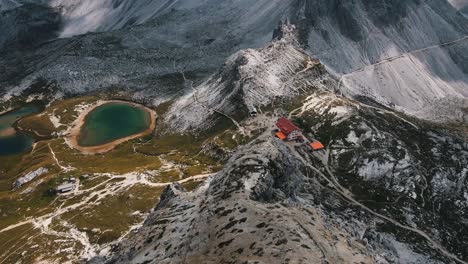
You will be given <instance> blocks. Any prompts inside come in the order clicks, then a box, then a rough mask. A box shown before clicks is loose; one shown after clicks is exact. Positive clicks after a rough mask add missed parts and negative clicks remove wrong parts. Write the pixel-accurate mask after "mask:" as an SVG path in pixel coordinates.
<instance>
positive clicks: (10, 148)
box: [0, 104, 41, 155]
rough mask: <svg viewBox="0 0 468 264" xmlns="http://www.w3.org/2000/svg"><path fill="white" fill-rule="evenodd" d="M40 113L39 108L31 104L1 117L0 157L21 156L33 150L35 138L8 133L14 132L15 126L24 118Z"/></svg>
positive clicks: (23, 134) (19, 133)
mask: <svg viewBox="0 0 468 264" xmlns="http://www.w3.org/2000/svg"><path fill="white" fill-rule="evenodd" d="M40 111H41V109H40V107H39V106H37V105H32V104H31V105H26V106H23V107H21V108H18V109H15V110H13V111H10V112H7V113H5V114H2V115H0V155H14V154H19V153H22V152H25V151H27V150H29V149H30V148H31V146H32V144H33V143H34V141H35V140H34V138H32V137H30V136H28V135H26V134H25V133H21V132H16V131H14V132H12V133H7V132H8V131H13V125H14V124H15V123H16V122H17V121H18V120H20V119H21V118H22V117H25V116H28V115H32V114H36V113H39V112H40ZM2 134H3V135H2ZM5 134H8V135H5Z"/></svg>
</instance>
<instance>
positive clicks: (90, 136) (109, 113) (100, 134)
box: [78, 103, 151, 147]
mask: <svg viewBox="0 0 468 264" xmlns="http://www.w3.org/2000/svg"><path fill="white" fill-rule="evenodd" d="M150 125H151V120H150V114H149V113H148V112H147V111H146V110H145V109H143V108H140V107H135V106H132V105H130V104H125V103H107V104H104V105H101V106H98V107H97V108H96V109H94V110H93V111H91V112H90V113H89V114H88V115H87V116H86V118H85V122H84V124H83V126H82V127H81V130H80V135H79V137H78V144H79V145H80V146H83V147H91V146H99V145H103V144H106V143H110V142H112V141H115V140H117V139H121V138H125V137H128V136H131V135H134V134H138V133H141V132H143V131H145V130H146V129H148V127H149V126H150Z"/></svg>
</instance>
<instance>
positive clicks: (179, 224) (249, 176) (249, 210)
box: [108, 139, 371, 263]
mask: <svg viewBox="0 0 468 264" xmlns="http://www.w3.org/2000/svg"><path fill="white" fill-rule="evenodd" d="M228 164H229V165H228V166H226V168H225V169H224V170H223V171H222V172H220V173H218V174H217V175H216V176H214V177H213V178H212V179H211V180H210V181H208V182H206V183H205V184H204V186H202V187H200V188H199V189H198V190H197V191H196V192H194V193H188V192H185V191H184V190H182V189H181V188H180V187H179V186H177V185H174V186H171V187H168V188H167V189H166V191H165V192H164V194H163V195H162V197H161V201H160V203H159V204H158V205H157V207H156V208H155V212H154V213H153V214H151V216H150V217H149V218H148V219H147V220H146V221H145V223H144V225H143V227H142V228H141V229H140V230H139V232H138V234H137V235H134V236H133V237H132V238H131V239H130V240H129V241H126V242H125V243H122V244H121V245H120V246H119V247H118V249H117V252H116V254H115V255H114V257H113V258H112V259H111V260H109V261H108V263H254V262H257V263H320V261H321V260H325V259H328V260H329V261H331V262H332V263H340V262H341V263H343V262H345V260H346V261H354V262H367V263H370V261H371V257H370V253H371V252H370V251H368V250H367V249H366V247H365V245H364V244H363V243H362V242H359V241H357V237H358V236H359V234H360V233H363V232H364V231H365V229H364V225H362V226H359V223H355V224H351V225H350V226H349V228H350V230H346V229H342V228H341V227H340V226H338V225H337V223H331V222H328V220H327V218H328V217H329V216H327V214H326V213H325V212H324V211H323V208H320V206H316V204H319V203H320V202H321V201H323V198H321V197H320V196H321V195H320V191H323V190H324V188H323V187H322V186H321V185H320V184H319V183H318V182H317V181H316V180H314V179H313V178H311V177H310V176H308V175H307V169H306V166H305V165H304V164H303V161H301V159H299V158H298V157H295V156H294V155H293V154H291V150H290V149H289V148H288V147H287V146H286V145H284V144H282V143H280V142H279V141H276V140H265V139H259V140H257V141H254V142H252V143H251V144H249V145H248V146H246V147H245V148H243V149H242V151H239V152H238V153H237V154H236V155H234V156H233V157H232V158H231V159H230V161H229V163H228ZM304 192H308V193H309V194H308V195H307V196H303V194H304ZM336 199H337V197H333V196H332V197H328V198H327V200H329V201H328V202H330V203H333V202H337V200H336Z"/></svg>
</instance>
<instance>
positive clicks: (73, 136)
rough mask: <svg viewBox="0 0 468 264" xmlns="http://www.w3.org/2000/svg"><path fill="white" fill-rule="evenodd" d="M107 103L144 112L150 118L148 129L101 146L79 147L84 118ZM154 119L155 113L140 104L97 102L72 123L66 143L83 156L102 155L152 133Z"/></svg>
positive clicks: (114, 101) (111, 101) (117, 101)
mask: <svg viewBox="0 0 468 264" xmlns="http://www.w3.org/2000/svg"><path fill="white" fill-rule="evenodd" d="M109 103H119V104H127V105H130V106H133V107H137V108H140V109H142V110H144V111H145V112H147V113H148V114H149V116H150V117H149V118H150V124H149V126H148V128H147V129H145V130H144V131H142V132H140V133H137V134H133V135H130V136H128V137H124V138H119V139H117V140H114V141H112V142H109V143H105V144H102V145H97V146H81V145H80V144H79V143H78V139H79V136H80V132H81V128H82V126H83V125H84V124H85V122H86V117H87V116H88V114H89V113H91V112H92V111H93V110H94V109H96V108H97V107H99V106H102V105H105V104H109ZM156 118H157V114H156V111H154V110H153V109H150V108H148V107H145V106H143V105H141V104H137V103H134V102H129V101H120V100H109V101H98V102H97V103H95V104H93V105H92V106H90V107H88V108H87V109H85V110H84V111H83V112H81V113H80V115H79V116H78V118H77V119H76V120H75V121H74V122H73V124H72V126H71V129H70V130H69V132H68V136H67V143H68V144H69V146H70V147H72V148H73V149H76V150H78V151H80V152H82V153H83V154H87V155H95V154H103V153H106V152H109V151H111V150H113V149H114V148H115V147H116V146H117V145H119V144H122V143H124V142H126V141H129V140H132V139H135V138H139V137H143V136H146V135H149V134H151V133H153V131H154V129H155V128H156Z"/></svg>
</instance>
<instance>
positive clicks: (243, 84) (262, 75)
mask: <svg viewBox="0 0 468 264" xmlns="http://www.w3.org/2000/svg"><path fill="white" fill-rule="evenodd" d="M335 83H336V81H335V80H334V79H333V78H332V77H330V76H329V75H328V73H327V72H326V70H325V68H324V66H323V65H322V64H321V63H320V61H319V60H317V59H314V58H311V57H310V56H308V55H307V54H306V53H305V52H304V51H303V50H302V49H301V48H300V46H299V43H298V31H297V29H296V27H295V26H294V25H291V24H288V23H287V22H285V23H280V24H279V26H278V28H277V29H276V30H275V31H274V34H273V40H272V42H271V43H269V44H268V45H266V46H265V47H263V48H260V49H246V50H241V51H239V52H237V53H235V54H234V55H232V56H230V57H229V58H228V59H227V61H226V62H225V63H224V65H223V66H222V67H221V69H220V70H219V71H218V72H217V73H216V74H214V75H213V76H211V77H210V78H209V79H208V80H207V81H205V82H203V83H202V84H200V85H198V86H193V82H191V81H190V80H186V84H187V85H188V86H189V87H190V88H191V90H192V92H191V93H188V94H187V95H185V96H183V97H181V98H180V99H178V100H177V101H176V102H175V103H174V104H173V105H172V107H171V109H170V110H169V113H168V114H167V115H166V116H165V121H166V123H167V124H169V126H170V127H171V128H173V129H175V130H177V131H183V132H185V131H190V130H197V129H200V128H203V129H206V128H208V127H211V126H214V125H215V124H216V122H217V121H219V118H220V117H221V118H226V117H227V118H230V119H233V120H235V119H242V118H243V117H246V116H248V113H249V112H252V111H256V110H259V109H260V108H262V107H265V106H267V105H269V104H271V103H272V102H274V100H287V99H291V98H293V97H296V96H298V95H299V94H301V93H305V92H307V91H308V90H310V89H312V88H316V89H331V88H330V87H333V84H335Z"/></svg>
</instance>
